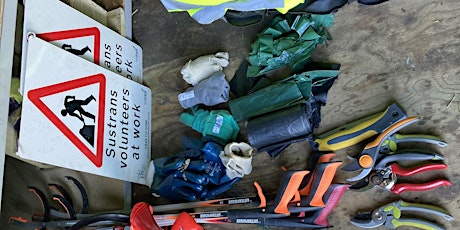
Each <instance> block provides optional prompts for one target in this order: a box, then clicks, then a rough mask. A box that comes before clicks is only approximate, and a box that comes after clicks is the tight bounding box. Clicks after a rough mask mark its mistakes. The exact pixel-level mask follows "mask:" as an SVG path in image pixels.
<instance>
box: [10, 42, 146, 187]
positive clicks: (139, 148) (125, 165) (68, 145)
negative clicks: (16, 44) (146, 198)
mask: <svg viewBox="0 0 460 230" xmlns="http://www.w3.org/2000/svg"><path fill="white" fill-rule="evenodd" d="M28 43H29V44H28V51H27V59H28V61H27V65H26V73H25V85H24V86H25V88H24V89H25V97H24V101H23V108H22V118H21V132H20V136H19V148H18V155H19V156H20V157H22V158H26V159H30V160H34V161H39V162H42V163H46V164H51V165H56V166H60V167H66V168H70V169H75V170H78V171H83V172H88V173H93V174H97V175H102V176H107V177H111V178H116V179H121V180H126V181H131V182H135V183H140V184H147V181H146V173H147V167H148V164H149V162H150V158H151V157H150V140H151V134H150V130H151V128H150V127H151V120H150V119H151V91H150V89H149V88H148V87H145V86H143V85H141V84H139V83H136V82H134V81H131V80H129V79H127V78H124V77H121V76H119V75H117V74H115V73H113V72H111V71H108V70H106V69H104V68H102V67H100V66H98V65H95V64H93V63H91V62H88V61H86V60H84V59H82V58H79V57H78V56H76V55H74V54H71V53H69V52H68V51H66V50H63V49H61V48H59V47H56V46H55V45H52V44H50V43H48V42H46V41H44V40H42V39H40V38H38V37H34V36H31V37H29V39H28ZM56 59H59V62H56V61H54V60H56ZM50 63H51V64H50Z"/></svg>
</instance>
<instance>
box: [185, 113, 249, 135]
mask: <svg viewBox="0 0 460 230" xmlns="http://www.w3.org/2000/svg"><path fill="white" fill-rule="evenodd" d="M179 121H180V122H182V123H184V124H185V125H187V126H190V127H192V129H194V130H196V131H198V132H200V133H202V134H203V136H207V135H209V136H214V137H217V138H219V139H220V140H222V141H224V142H225V143H228V142H230V141H234V140H236V136H237V135H238V132H239V131H240V128H239V126H238V123H237V122H236V121H235V119H233V116H232V115H231V114H230V113H229V112H228V111H227V110H211V111H206V110H203V109H198V110H196V107H194V109H192V111H191V113H189V112H184V113H182V114H181V115H180V117H179Z"/></svg>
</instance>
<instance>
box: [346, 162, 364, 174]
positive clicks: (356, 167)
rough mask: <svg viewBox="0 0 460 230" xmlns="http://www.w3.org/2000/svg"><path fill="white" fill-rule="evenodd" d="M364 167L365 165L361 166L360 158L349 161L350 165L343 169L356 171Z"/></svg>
mask: <svg viewBox="0 0 460 230" xmlns="http://www.w3.org/2000/svg"><path fill="white" fill-rule="evenodd" d="M362 168H363V167H361V165H359V162H358V160H356V159H355V160H353V161H352V162H351V163H349V164H348V165H346V166H344V167H342V168H341V170H343V171H347V172H354V171H358V170H360V169H362Z"/></svg>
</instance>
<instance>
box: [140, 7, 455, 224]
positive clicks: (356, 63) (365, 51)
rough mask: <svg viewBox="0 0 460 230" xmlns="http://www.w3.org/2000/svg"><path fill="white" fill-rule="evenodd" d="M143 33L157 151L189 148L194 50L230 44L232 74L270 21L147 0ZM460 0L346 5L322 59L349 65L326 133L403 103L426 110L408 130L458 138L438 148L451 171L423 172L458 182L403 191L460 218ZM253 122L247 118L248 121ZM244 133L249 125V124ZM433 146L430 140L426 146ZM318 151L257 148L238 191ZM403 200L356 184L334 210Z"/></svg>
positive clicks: (337, 213)
mask: <svg viewBox="0 0 460 230" xmlns="http://www.w3.org/2000/svg"><path fill="white" fill-rule="evenodd" d="M133 8H134V9H139V11H138V13H137V14H136V15H134V35H135V37H136V39H137V40H138V41H139V43H140V44H141V46H142V47H143V48H144V69H145V71H144V78H145V84H147V85H148V86H150V87H151V89H152V93H153V104H152V107H153V117H152V122H153V130H152V134H153V135H152V157H159V156H165V155H169V154H172V153H174V152H177V151H179V149H180V143H181V137H182V135H184V134H185V135H194V136H197V137H198V136H199V135H197V133H196V132H194V131H193V130H191V129H190V128H188V127H186V126H185V125H182V124H180V123H179V122H178V116H179V114H180V113H181V112H182V111H183V109H182V108H181V107H180V105H179V103H178V102H177V99H176V97H177V94H178V93H180V92H182V91H183V90H185V88H186V87H187V85H186V83H185V82H184V81H183V80H182V78H181V75H180V73H179V71H180V68H181V67H182V65H183V64H184V63H185V62H186V61H188V60H189V59H190V58H196V57H198V56H201V55H206V54H210V53H215V52H217V51H221V50H223V51H228V52H229V53H230V63H231V66H230V67H229V68H226V74H227V78H228V79H230V78H231V77H232V76H233V74H234V72H235V69H236V68H237V66H238V65H239V64H240V62H241V60H243V59H244V58H246V56H247V52H248V51H249V50H250V46H249V45H250V44H251V43H252V41H254V38H255V37H256V34H257V33H258V32H260V31H261V28H263V27H264V25H263V24H261V25H257V26H250V27H246V28H235V27H232V26H230V25H228V24H225V23H224V22H222V21H217V22H215V23H213V24H211V25H199V24H197V23H195V22H194V21H193V20H192V19H190V18H189V17H188V15H186V14H185V13H170V14H168V13H166V12H165V10H164V8H163V7H162V5H161V4H157V3H156V2H152V1H147V0H142V1H139V2H135V4H134V5H133ZM459 15H460V2H458V1H456V0H447V1H431V0H430V1H428V0H420V1H404V0H391V1H388V2H386V3H383V4H380V5H376V6H363V5H359V4H358V3H357V2H354V3H352V4H349V5H347V6H345V7H343V8H341V9H340V10H339V11H338V12H337V13H336V14H335V16H336V19H335V22H334V26H333V27H332V28H331V29H330V32H331V34H332V37H333V40H332V41H330V42H328V45H327V46H324V45H323V46H320V47H319V48H318V50H317V51H316V53H315V54H314V57H315V60H318V61H327V62H336V63H340V64H341V65H342V69H341V75H340V76H339V79H338V80H337V81H336V83H335V84H334V86H333V87H332V89H331V90H330V92H329V97H328V103H327V105H326V106H325V107H323V110H322V119H323V120H322V123H321V126H320V127H319V129H318V130H317V131H316V133H318V134H319V133H322V132H325V131H327V130H330V129H332V128H334V127H337V126H340V125H342V124H345V123H347V122H351V121H353V120H356V119H358V118H361V117H364V116H367V115H370V114H374V113H377V112H380V111H383V110H384V109H385V108H386V106H388V105H389V104H391V103H392V102H397V103H398V104H399V105H400V106H401V107H402V108H403V109H404V110H405V111H406V113H407V114H408V115H418V116H420V117H421V118H422V120H421V122H419V123H417V124H413V125H411V126H410V127H407V128H406V129H404V130H403V132H407V133H410V132H415V133H424V134H435V135H439V136H440V137H442V138H443V139H444V140H445V141H447V142H448V144H449V146H448V147H447V148H443V149H437V148H435V147H432V146H427V147H429V148H431V149H433V150H434V151H437V152H440V153H442V154H444V155H445V158H446V161H445V162H446V163H447V165H448V166H449V168H448V170H444V171H438V172H430V173H426V174H424V176H422V177H421V178H419V179H421V180H429V179H432V178H436V177H443V176H444V177H447V178H448V179H449V180H450V181H451V182H452V183H453V185H452V186H451V187H449V188H440V189H437V190H434V191H426V192H418V193H413V192H408V193H404V194H403V195H401V196H400V197H401V198H403V199H405V200H408V201H417V202H422V203H423V202H426V203H431V204H436V205H439V206H441V207H444V208H446V209H448V210H449V211H450V212H451V213H452V214H453V215H454V216H455V217H456V218H457V219H460V214H459V211H457V210H459V207H460V204H459V203H460V197H459V192H460V191H459V188H460V184H459V183H460V181H459V180H460V167H459V166H460V165H459V164H460V160H459V158H458V157H457V154H458V153H457V151H458V149H459V147H460V144H459V143H458V142H457V140H458V139H459V137H460V136H459V135H460V132H459V131H460V130H459V118H460V112H459V111H460V95H459V92H460V80H459V79H460V78H459V77H460V75H459V73H460V66H459V61H460V54H459V53H460V45H459V43H460V18H459V17H458V16H459ZM240 125H241V126H242V127H244V124H240ZM240 139H241V140H244V139H245V135H244V131H242V132H241V133H240ZM423 147H425V146H423ZM357 150H359V148H356V147H355V148H349V149H345V150H341V151H337V155H338V157H337V159H338V160H343V161H344V163H347V162H348V161H349V160H348V159H347V158H346V155H347V154H349V155H351V154H353V153H355V151H357ZM309 154H311V151H310V149H309V146H308V144H307V143H298V144H295V145H292V146H291V147H290V148H289V149H287V150H286V151H284V152H283V153H282V154H281V155H280V156H278V157H276V158H270V157H269V156H268V155H267V154H266V153H258V154H257V155H256V156H255V157H254V161H253V166H254V169H253V172H252V174H251V175H250V176H247V177H245V178H244V179H243V180H242V181H241V182H240V183H238V184H236V185H235V186H234V187H233V188H232V189H231V190H230V191H229V192H228V195H252V194H255V190H254V188H253V187H252V182H253V181H254V180H256V181H258V182H259V183H260V184H261V185H262V186H263V187H264V189H265V190H266V191H275V190H276V188H277V186H278V183H279V178H280V177H281V170H280V167H281V166H286V167H287V168H288V169H304V168H305V161H306V159H307V157H308V156H309ZM347 177H350V174H345V173H343V172H342V173H340V176H336V178H335V181H336V182H342V183H343V182H346V181H345V178H347ZM148 196H149V195H148V191H147V189H145V188H137V193H136V197H135V199H138V200H142V199H147V200H149V201H152V202H159V200H158V199H155V198H152V197H148ZM396 199H398V196H396V195H392V194H389V193H387V192H384V191H380V190H376V189H373V190H370V191H367V192H365V193H355V192H352V191H348V192H346V193H345V195H344V196H343V198H342V200H341V201H340V203H339V205H338V207H337V208H336V209H335V210H334V211H333V213H332V214H331V215H330V216H329V222H330V224H331V225H334V227H335V228H334V229H355V228H353V226H352V225H350V224H349V223H348V221H349V219H350V218H351V217H352V216H353V215H354V214H355V213H356V212H357V211H362V210H366V209H369V208H373V207H377V206H379V205H382V204H385V203H387V202H391V201H394V200H396ZM442 223H443V224H445V226H446V227H447V228H448V229H457V228H459V227H460V222H458V221H453V222H450V223H448V222H445V221H444V222H442ZM243 228H245V229H247V228H251V229H252V228H254V229H256V228H257V229H258V228H260V229H262V228H261V227H255V226H249V225H243V226H240V225H238V226H235V225H231V226H225V227H224V226H206V229H243Z"/></svg>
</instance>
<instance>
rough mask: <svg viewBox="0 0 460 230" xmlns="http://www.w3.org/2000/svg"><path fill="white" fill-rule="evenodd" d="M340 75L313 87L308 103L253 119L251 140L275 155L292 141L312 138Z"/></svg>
mask: <svg viewBox="0 0 460 230" xmlns="http://www.w3.org/2000/svg"><path fill="white" fill-rule="evenodd" d="M335 79H336V77H332V78H328V79H325V81H324V82H323V83H322V84H320V85H317V86H315V87H313V88H312V90H311V97H309V98H308V100H307V101H306V103H302V104H297V105H295V106H291V107H289V108H286V109H282V110H278V111H274V112H272V113H268V114H265V115H262V116H259V117H256V118H253V119H250V120H249V121H248V124H247V134H248V140H249V143H250V144H251V145H252V146H254V147H255V148H257V150H258V151H259V152H264V151H266V152H267V153H268V154H269V155H270V156H272V157H274V156H276V155H278V154H279V153H281V151H283V150H284V149H285V148H287V147H288V146H289V145H290V144H292V143H295V142H299V141H304V140H311V139H312V138H313V136H312V134H313V131H314V129H315V128H317V127H318V126H319V124H320V122H321V106H323V105H325V104H326V101H327V92H328V91H329V89H330V88H331V87H332V84H333V83H334V81H335Z"/></svg>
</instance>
